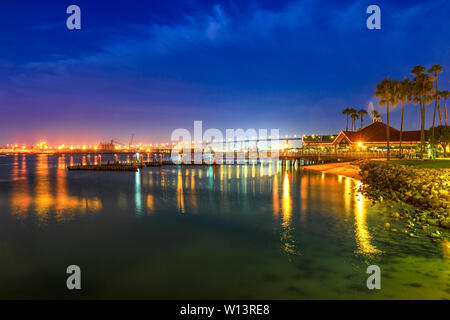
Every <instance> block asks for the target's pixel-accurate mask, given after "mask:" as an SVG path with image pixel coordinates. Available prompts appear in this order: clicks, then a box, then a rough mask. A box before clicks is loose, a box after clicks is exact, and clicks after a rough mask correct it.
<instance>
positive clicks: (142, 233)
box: [0, 155, 450, 299]
mask: <svg viewBox="0 0 450 320" xmlns="http://www.w3.org/2000/svg"><path fill="white" fill-rule="evenodd" d="M108 159H110V160H112V156H103V159H102V160H103V161H104V162H105V161H107V160H108ZM125 159H126V156H122V160H125ZM83 161H84V162H86V161H88V160H87V156H80V155H76V156H70V155H10V156H0V298H2V299H22V298H27V299H28V298H38V299H49V298H62V299H76V298H83V299H109V298H112V299H203V298H206V299H399V298H400V299H449V298H450V252H449V247H448V242H447V245H445V244H443V243H434V242H432V241H431V239H430V238H428V237H427V232H425V231H423V232H420V231H417V232H416V235H417V237H411V236H410V235H408V233H405V232H403V230H404V228H403V225H404V224H405V223H404V221H393V220H391V219H390V218H388V216H389V214H390V212H389V210H392V209H389V208H388V207H381V206H380V205H375V206H373V205H372V204H371V202H370V201H368V200H367V199H365V198H364V197H363V196H362V195H361V194H359V193H358V192H355V190H356V188H357V186H358V185H359V183H360V182H358V181H356V180H353V179H350V178H346V177H342V176H337V175H327V174H321V173H316V172H311V171H307V170H303V169H301V168H298V167H292V166H287V167H283V166H278V167H277V168H272V167H271V166H272V164H265V165H261V164H247V165H239V166H237V165H222V166H220V167H216V168H212V167H206V166H205V167H203V166H202V167H200V166H197V167H195V166H191V167H189V166H164V167H162V168H145V169H143V170H140V171H139V172H137V173H134V172H89V171H73V172H69V171H68V170H67V169H66V166H67V165H68V164H70V163H79V162H83ZM91 161H92V162H95V161H98V159H95V158H94V157H93V156H92V157H91ZM274 172H275V173H274ZM386 222H390V224H391V228H390V229H387V228H386V227H385V223H386ZM392 229H397V231H392ZM441 231H442V232H444V231H443V230H441ZM444 235H445V236H448V233H445V232H444ZM69 265H78V266H79V267H80V268H81V279H82V281H81V282H82V289H81V290H68V289H67V287H66V280H67V277H68V276H69V275H68V274H67V273H66V269H67V267H68V266H69ZM370 265H377V266H379V267H380V270H381V289H380V290H369V289H368V288H367V285H366V281H367V278H368V277H369V276H370V275H369V274H367V273H366V270H367V267H368V266H370Z"/></svg>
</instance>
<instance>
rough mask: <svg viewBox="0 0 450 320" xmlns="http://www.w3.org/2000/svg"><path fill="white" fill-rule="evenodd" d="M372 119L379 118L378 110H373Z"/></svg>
mask: <svg viewBox="0 0 450 320" xmlns="http://www.w3.org/2000/svg"><path fill="white" fill-rule="evenodd" d="M371 113H372V117H374V118H378V117H379V116H380V113H379V112H378V110H372V112H371Z"/></svg>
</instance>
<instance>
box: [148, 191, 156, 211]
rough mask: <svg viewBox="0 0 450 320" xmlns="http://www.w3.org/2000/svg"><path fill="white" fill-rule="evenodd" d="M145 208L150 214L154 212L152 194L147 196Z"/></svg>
mask: <svg viewBox="0 0 450 320" xmlns="http://www.w3.org/2000/svg"><path fill="white" fill-rule="evenodd" d="M147 208H148V210H149V211H150V212H153V210H155V202H154V200H153V195H152V194H149V195H147Z"/></svg>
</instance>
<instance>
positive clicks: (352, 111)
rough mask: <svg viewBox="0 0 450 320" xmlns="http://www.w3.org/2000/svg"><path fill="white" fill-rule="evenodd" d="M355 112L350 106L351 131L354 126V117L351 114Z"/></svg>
mask: <svg viewBox="0 0 450 320" xmlns="http://www.w3.org/2000/svg"><path fill="white" fill-rule="evenodd" d="M354 114H356V109H353V108H350V118H351V119H352V131H353V130H354V127H355V117H353V115H354Z"/></svg>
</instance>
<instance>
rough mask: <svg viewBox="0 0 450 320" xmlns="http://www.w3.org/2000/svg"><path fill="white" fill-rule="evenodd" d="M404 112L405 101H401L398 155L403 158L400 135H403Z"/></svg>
mask: <svg viewBox="0 0 450 320" xmlns="http://www.w3.org/2000/svg"><path fill="white" fill-rule="evenodd" d="M404 113H405V101H404V100H403V101H402V120H401V122H400V146H399V147H400V157H401V158H403V149H402V135H403V114H404Z"/></svg>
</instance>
